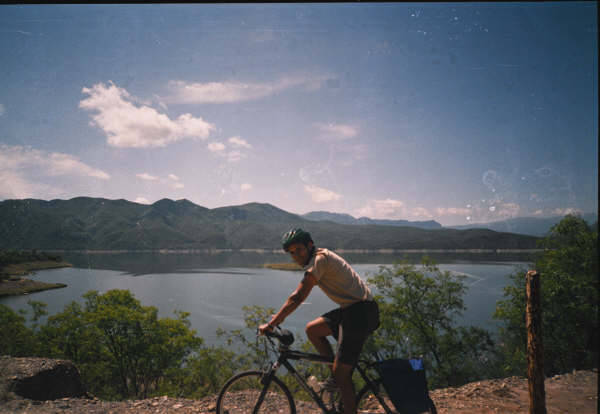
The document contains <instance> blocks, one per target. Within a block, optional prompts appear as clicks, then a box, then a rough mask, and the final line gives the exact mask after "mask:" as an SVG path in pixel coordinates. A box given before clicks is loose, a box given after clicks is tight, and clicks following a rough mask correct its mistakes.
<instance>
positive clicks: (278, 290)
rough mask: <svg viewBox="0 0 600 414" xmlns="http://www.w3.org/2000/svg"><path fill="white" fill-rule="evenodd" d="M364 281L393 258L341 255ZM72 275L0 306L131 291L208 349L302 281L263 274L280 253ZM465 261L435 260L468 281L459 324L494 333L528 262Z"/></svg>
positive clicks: (305, 309) (135, 259) (177, 258)
mask: <svg viewBox="0 0 600 414" xmlns="http://www.w3.org/2000/svg"><path fill="white" fill-rule="evenodd" d="M344 256H345V257H346V258H347V260H348V261H349V262H350V263H352V265H353V267H354V268H355V270H356V271H357V272H358V273H359V274H360V275H361V276H362V277H365V278H367V277H369V276H370V275H373V274H375V273H376V272H377V271H378V270H379V266H380V265H387V266H389V265H390V263H392V262H393V260H394V259H395V258H392V257H390V255H387V257H386V256H385V255H360V254H353V255H344ZM65 259H66V260H68V261H70V262H71V263H73V264H74V266H75V267H73V268H63V269H52V270H44V271H40V272H38V273H37V274H36V275H35V276H33V277H32V278H34V279H36V280H41V281H47V282H57V283H65V284H66V285H68V287H66V288H64V289H56V290H48V291H44V292H37V293H33V294H30V295H25V296H13V297H5V298H2V299H0V303H3V304H5V305H7V306H10V307H11V308H12V309H28V305H27V301H29V300H36V301H42V302H45V303H47V304H48V308H47V310H48V312H49V314H50V315H53V314H55V313H58V312H60V311H62V310H63V308H64V306H65V305H66V304H68V303H70V302H71V301H73V300H76V301H78V302H83V299H82V297H81V296H82V295H83V294H84V293H85V292H87V291H89V290H97V291H99V292H101V293H103V292H106V291H107V290H110V289H128V290H130V291H131V292H132V293H133V294H134V295H135V297H136V298H137V299H139V300H140V302H141V303H142V304H143V305H145V306H149V305H151V306H155V307H157V308H158V310H159V315H160V316H161V317H165V316H173V311H175V310H182V311H186V312H189V313H190V322H191V325H192V328H193V329H195V330H196V331H197V334H198V335H199V336H201V337H203V338H204V340H205V342H206V343H207V344H218V343H219V339H218V338H217V336H216V330H217V329H218V328H223V329H225V330H231V329H238V328H243V327H244V326H245V325H244V320H243V316H244V315H243V311H242V307H243V306H245V305H261V306H264V307H272V308H275V309H279V307H280V306H281V305H282V303H283V302H284V300H285V299H286V298H287V296H288V295H289V294H290V293H291V292H292V291H293V290H294V289H295V288H296V286H297V285H298V282H299V281H300V279H301V277H302V273H301V272H299V271H282V270H273V269H265V268H262V265H263V264H264V263H273V262H285V261H289V259H288V258H287V256H285V255H282V254H277V253H257V252H243V253H241V252H221V253H216V254H200V255H199V254H187V255H185V254H120V255H115V254H104V255H99V254H94V255H90V254H87V255H86V254H80V255H71V256H69V255H65ZM471 259H472V260H470V261H466V260H465V258H464V257H461V258H459V259H456V258H455V260H448V259H446V261H447V262H449V263H441V261H438V263H440V264H439V267H440V269H441V270H448V271H451V272H454V273H457V274H462V275H465V276H466V280H465V281H466V284H467V286H468V291H467V294H466V295H465V298H464V299H465V304H466V306H467V311H466V312H465V314H464V316H463V318H462V319H461V320H460V321H459V322H460V323H461V324H466V325H476V326H480V327H483V328H486V329H489V330H490V331H492V332H495V331H496V330H497V322H496V321H494V320H493V319H492V314H493V312H494V309H495V304H496V301H497V300H498V299H500V298H501V297H502V293H503V290H502V289H503V287H504V286H506V285H507V283H508V282H509V280H508V275H509V274H511V273H513V272H514V271H515V269H516V268H517V267H519V266H527V264H528V263H527V262H525V261H488V260H484V261H481V260H473V259H474V258H473V257H471ZM475 259H476V258H475ZM335 306H336V305H335V304H334V303H333V302H331V300H330V299H329V298H327V297H326V296H325V295H324V294H323V293H322V292H321V290H320V289H319V288H318V287H316V288H314V289H313V291H312V292H311V294H310V296H309V297H308V299H307V300H306V302H305V303H304V304H303V305H302V306H300V307H299V308H298V309H297V310H296V311H295V312H294V313H293V314H292V315H290V316H289V317H288V318H287V319H286V321H285V323H284V326H285V327H287V328H288V329H290V330H292V331H294V332H296V333H302V335H303V330H304V326H305V325H306V322H308V321H309V320H311V319H313V318H315V317H317V316H319V315H321V314H322V313H324V312H326V311H328V310H330V309H333V308H334V307H335Z"/></svg>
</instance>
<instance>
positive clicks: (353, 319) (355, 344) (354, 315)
mask: <svg viewBox="0 0 600 414" xmlns="http://www.w3.org/2000/svg"><path fill="white" fill-rule="evenodd" d="M321 317H322V318H323V319H325V322H327V325H328V326H329V329H331V332H333V337H334V338H335V339H336V340H337V341H338V348H337V354H336V358H337V359H338V361H340V362H343V363H345V364H350V365H352V366H354V365H356V362H357V361H358V357H359V355H360V351H361V350H362V347H363V345H364V343H365V341H366V339H367V337H368V336H369V335H370V334H371V333H372V332H373V331H374V330H375V329H377V328H378V327H379V307H378V306H377V302H375V301H362V302H356V303H354V304H352V305H350V306H347V307H345V308H337V309H334V310H332V311H330V312H327V313H326V314H324V315H322V316H321Z"/></svg>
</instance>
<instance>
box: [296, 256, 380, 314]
mask: <svg viewBox="0 0 600 414" xmlns="http://www.w3.org/2000/svg"><path fill="white" fill-rule="evenodd" d="M304 271H305V272H310V273H312V274H313V275H314V277H315V278H316V279H317V284H318V285H319V287H320V288H321V290H322V291H323V292H324V293H325V294H326V295H327V296H328V297H329V298H330V299H331V300H332V301H334V302H335V303H337V304H339V305H340V306H341V307H342V308H344V307H346V306H349V305H352V304H353V303H356V302H360V301H363V300H373V294H372V293H371V289H369V287H368V286H367V284H366V283H365V282H363V281H362V279H361V278H360V276H359V275H358V273H356V272H355V271H354V269H352V267H350V265H349V264H348V263H347V262H346V261H345V260H344V259H342V258H341V257H340V256H338V255H337V254H335V253H334V252H332V251H331V250H328V249H316V252H315V254H314V255H313V256H312V257H311V259H310V261H309V262H308V264H307V265H306V266H304Z"/></svg>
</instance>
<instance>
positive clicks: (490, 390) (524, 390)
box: [0, 370, 598, 414]
mask: <svg viewBox="0 0 600 414" xmlns="http://www.w3.org/2000/svg"><path fill="white" fill-rule="evenodd" d="M545 390H546V408H547V412H548V414H558V413H577V414H593V413H598V371H597V370H595V371H575V372H573V373H569V374H564V375H558V376H555V377H552V378H547V379H546V382H545ZM430 394H431V397H432V399H433V401H434V402H435V404H436V406H437V409H438V413H440V414H454V413H457V414H458V413H461V414H483V413H528V412H529V394H528V386H527V379H525V378H519V377H510V378H505V379H497V380H486V381H479V382H474V383H470V384H466V385H464V386H462V387H457V388H445V389H439V390H434V391H432V392H431V393H430ZM215 400H216V397H214V396H213V397H208V398H204V399H202V400H188V399H178V398H168V397H166V396H164V397H156V398H151V399H147V400H138V401H120V402H107V401H100V400H98V399H82V398H64V399H60V400H53V401H31V400H25V399H14V400H10V401H3V402H2V401H0V413H17V414H20V413H32V414H50V413H70V414H84V413H86V414H87V413H90V414H100V413H102V414H109V413H111V414H112V413H114V414H120V413H126V414H150V413H156V414H163V413H181V414H191V413H195V414H213V413H214V412H215ZM297 406H298V407H297V408H298V414H317V413H320V410H318V409H317V408H316V407H315V406H314V405H313V404H309V403H305V402H297ZM382 412H383V411H382V410H380V409H377V408H370V409H368V410H366V411H361V413H360V414H380V413H382Z"/></svg>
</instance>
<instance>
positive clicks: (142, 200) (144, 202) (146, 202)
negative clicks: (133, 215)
mask: <svg viewBox="0 0 600 414" xmlns="http://www.w3.org/2000/svg"><path fill="white" fill-rule="evenodd" d="M135 202H136V203H140V204H150V201H148V199H147V198H144V197H137V198H136V199H135Z"/></svg>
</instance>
